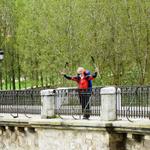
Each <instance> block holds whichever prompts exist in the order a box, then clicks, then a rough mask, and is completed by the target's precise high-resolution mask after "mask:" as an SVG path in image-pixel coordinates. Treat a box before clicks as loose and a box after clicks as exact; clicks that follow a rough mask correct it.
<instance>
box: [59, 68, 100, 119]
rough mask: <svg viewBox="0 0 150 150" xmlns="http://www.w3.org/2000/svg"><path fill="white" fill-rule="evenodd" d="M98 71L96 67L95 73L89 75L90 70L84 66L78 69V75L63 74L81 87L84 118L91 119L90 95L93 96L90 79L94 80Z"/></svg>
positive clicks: (80, 95)
mask: <svg viewBox="0 0 150 150" xmlns="http://www.w3.org/2000/svg"><path fill="white" fill-rule="evenodd" d="M97 71H98V69H97V68H96V69H95V73H94V74H92V75H89V72H87V71H86V70H85V69H84V68H83V67H79V68H78V69H77V76H74V77H71V76H68V75H66V74H65V73H63V72H62V75H64V77H65V78H66V79H68V80H73V81H76V82H77V84H78V88H79V98H80V103H81V105H82V113H83V119H89V118H90V104H89V100H90V96H91V92H92V91H91V88H90V86H89V83H90V82H89V81H90V80H93V79H94V78H96V77H97Z"/></svg>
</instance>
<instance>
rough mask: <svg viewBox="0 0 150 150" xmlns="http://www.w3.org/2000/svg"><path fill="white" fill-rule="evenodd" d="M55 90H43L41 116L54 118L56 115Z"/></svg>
mask: <svg viewBox="0 0 150 150" xmlns="http://www.w3.org/2000/svg"><path fill="white" fill-rule="evenodd" d="M54 100H55V90H54V89H48V90H42V91H41V102H42V110H41V118H43V119H44V118H53V117H54V116H55V112H54V110H55V103H54Z"/></svg>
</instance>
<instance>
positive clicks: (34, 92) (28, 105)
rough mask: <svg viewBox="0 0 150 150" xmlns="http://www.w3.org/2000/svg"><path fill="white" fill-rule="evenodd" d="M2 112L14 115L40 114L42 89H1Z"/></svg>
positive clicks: (0, 102)
mask: <svg viewBox="0 0 150 150" xmlns="http://www.w3.org/2000/svg"><path fill="white" fill-rule="evenodd" d="M0 113H10V114H11V115H12V116H13V117H18V114H25V115H26V116H27V114H40V113H41V96H40V89H29V90H11V91H0Z"/></svg>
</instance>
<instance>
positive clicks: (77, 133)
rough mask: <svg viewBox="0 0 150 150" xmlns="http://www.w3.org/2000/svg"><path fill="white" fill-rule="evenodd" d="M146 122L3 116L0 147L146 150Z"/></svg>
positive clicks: (149, 125)
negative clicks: (35, 118) (5, 117)
mask: <svg viewBox="0 0 150 150" xmlns="http://www.w3.org/2000/svg"><path fill="white" fill-rule="evenodd" d="M149 128H150V123H149V122H148V123H146V124H145V123H144V122H140V123H137V122H136V123H129V122H124V121H122V122H119V121H112V122H104V121H92V120H90V121H86V120H61V119H39V120H33V119H32V120H31V119H27V120H20V119H11V120H10V119H7V120H6V119H3V120H1V121H0V150H149V147H150V130H149Z"/></svg>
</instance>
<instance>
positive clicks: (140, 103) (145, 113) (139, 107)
mask: <svg viewBox="0 0 150 150" xmlns="http://www.w3.org/2000/svg"><path fill="white" fill-rule="evenodd" d="M119 89H120V92H119V93H117V98H118V99H117V116H118V117H127V118H150V87H149V86H132V87H125V86H124V87H119Z"/></svg>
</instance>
